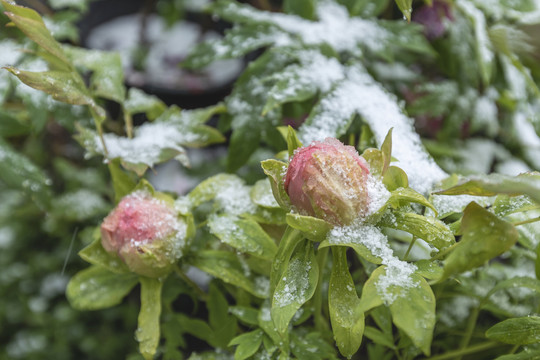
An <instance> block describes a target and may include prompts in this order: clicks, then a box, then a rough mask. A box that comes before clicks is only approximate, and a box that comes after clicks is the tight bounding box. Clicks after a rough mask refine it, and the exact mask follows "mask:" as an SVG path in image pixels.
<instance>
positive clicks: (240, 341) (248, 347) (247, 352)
mask: <svg viewBox="0 0 540 360" xmlns="http://www.w3.org/2000/svg"><path fill="white" fill-rule="evenodd" d="M263 334H264V332H263V331H262V330H261V329H257V330H254V331H250V332H248V333H245V334H242V335H239V336H237V337H235V338H234V339H232V340H231V342H230V343H229V345H228V346H233V345H238V347H237V348H236V351H235V352H234V359H235V360H244V359H247V358H249V357H250V356H252V355H253V354H255V353H256V352H257V350H258V349H259V347H260V346H261V344H262V339H263Z"/></svg>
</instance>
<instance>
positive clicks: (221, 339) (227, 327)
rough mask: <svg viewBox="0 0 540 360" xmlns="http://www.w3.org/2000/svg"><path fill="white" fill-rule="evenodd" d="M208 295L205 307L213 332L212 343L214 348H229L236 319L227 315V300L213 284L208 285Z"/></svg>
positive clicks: (234, 331) (235, 329) (235, 326)
mask: <svg viewBox="0 0 540 360" xmlns="http://www.w3.org/2000/svg"><path fill="white" fill-rule="evenodd" d="M208 295H209V296H208V301H207V302H206V306H207V308H208V320H209V323H210V327H211V328H212V329H213V332H214V338H213V339H212V341H213V343H214V344H215V345H214V346H216V347H219V348H226V347H228V346H229V342H230V341H231V340H232V338H233V337H234V336H235V335H236V331H237V321H236V318H235V317H234V316H233V315H230V314H229V311H228V310H229V304H228V303H227V299H226V298H225V296H224V295H223V294H222V293H221V291H219V289H218V288H217V286H216V285H215V284H213V283H211V284H210V290H209V293H208Z"/></svg>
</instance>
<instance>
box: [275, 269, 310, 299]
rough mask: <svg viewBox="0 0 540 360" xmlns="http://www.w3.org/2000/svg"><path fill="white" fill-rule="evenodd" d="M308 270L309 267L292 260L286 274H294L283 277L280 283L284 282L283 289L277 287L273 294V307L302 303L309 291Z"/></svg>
mask: <svg viewBox="0 0 540 360" xmlns="http://www.w3.org/2000/svg"><path fill="white" fill-rule="evenodd" d="M309 270H311V266H309V265H307V266H306V264H305V263H303V262H302V261H300V260H298V259H293V260H292V261H291V262H290V263H289V270H288V271H287V273H289V274H294V276H293V277H291V278H287V277H283V278H282V279H281V281H283V282H285V285H284V286H283V288H281V287H279V288H278V289H276V292H275V293H274V305H275V306H277V307H284V306H287V305H290V304H292V303H294V302H302V300H303V299H305V298H306V292H307V291H308V289H309Z"/></svg>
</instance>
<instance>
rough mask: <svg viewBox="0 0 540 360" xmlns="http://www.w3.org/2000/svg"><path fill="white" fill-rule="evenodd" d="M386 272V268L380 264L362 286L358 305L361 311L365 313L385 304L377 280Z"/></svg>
mask: <svg viewBox="0 0 540 360" xmlns="http://www.w3.org/2000/svg"><path fill="white" fill-rule="evenodd" d="M385 273H386V270H385V269H384V266H379V267H378V268H376V269H375V270H374V271H373V272H372V273H371V275H370V276H369V279H367V281H366V282H365V283H364V286H363V287H362V296H361V297H360V303H359V305H358V308H359V310H360V311H362V312H364V313H365V312H368V311H369V310H371V309H373V308H376V307H378V306H381V305H382V304H383V300H382V298H381V296H380V295H379V290H378V289H377V282H378V281H379V278H380V277H381V276H382V275H384V274H385Z"/></svg>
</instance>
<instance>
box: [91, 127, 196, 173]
mask: <svg viewBox="0 0 540 360" xmlns="http://www.w3.org/2000/svg"><path fill="white" fill-rule="evenodd" d="M103 138H104V140H105V145H106V147H107V151H108V158H109V159H115V158H121V159H122V160H124V161H127V162H129V163H133V164H139V163H140V164H146V165H148V166H150V167H152V166H153V165H154V164H156V163H158V162H159V161H160V157H161V156H162V153H163V151H165V150H169V151H170V150H173V151H177V152H178V155H177V156H176V158H177V159H178V160H179V161H181V162H183V163H185V162H186V161H187V156H186V155H185V150H184V148H183V147H182V146H181V145H180V144H186V143H190V142H196V141H204V140H205V138H204V136H202V135H199V134H195V133H193V132H190V131H189V130H187V129H179V128H178V127H177V126H176V125H175V124H170V123H164V122H154V123H145V124H143V125H141V126H139V127H137V128H136V129H135V135H134V137H133V138H132V139H130V138H127V137H120V136H117V135H115V134H111V133H109V134H104V135H103ZM94 142H95V144H96V146H97V152H98V153H101V154H104V153H105V151H104V149H103V146H102V144H101V141H100V139H99V136H98V135H96V138H95V139H94Z"/></svg>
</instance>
